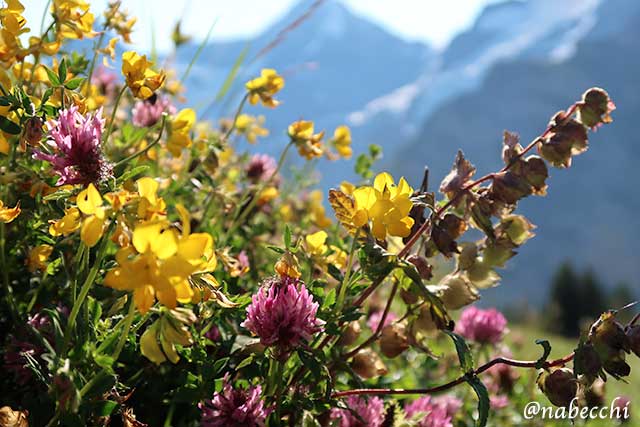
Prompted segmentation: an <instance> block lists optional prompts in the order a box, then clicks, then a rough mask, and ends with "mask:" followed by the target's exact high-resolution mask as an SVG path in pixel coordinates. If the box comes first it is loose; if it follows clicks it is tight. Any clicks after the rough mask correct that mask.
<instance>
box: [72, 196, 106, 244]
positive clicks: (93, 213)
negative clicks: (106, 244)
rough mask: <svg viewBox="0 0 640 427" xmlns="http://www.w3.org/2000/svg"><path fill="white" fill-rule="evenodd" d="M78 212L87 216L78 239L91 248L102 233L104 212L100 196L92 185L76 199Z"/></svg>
mask: <svg viewBox="0 0 640 427" xmlns="http://www.w3.org/2000/svg"><path fill="white" fill-rule="evenodd" d="M76 203H77V205H78V209H80V212H82V213H83V214H85V215H87V217H86V218H85V219H84V221H82V228H81V229H80V239H81V240H82V241H83V242H84V244H85V245H87V246H88V247H90V248H92V247H94V246H95V245H96V243H98V241H99V240H100V238H101V237H102V234H103V233H104V224H105V210H104V208H103V207H102V196H100V193H99V192H98V190H97V189H96V187H94V185H93V184H89V186H88V187H87V188H86V189H84V190H82V191H81V192H80V194H78V197H77V199H76Z"/></svg>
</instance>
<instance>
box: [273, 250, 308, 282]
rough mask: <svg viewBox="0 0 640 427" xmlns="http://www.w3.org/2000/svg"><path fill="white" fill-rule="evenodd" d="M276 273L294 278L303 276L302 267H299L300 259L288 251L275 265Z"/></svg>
mask: <svg viewBox="0 0 640 427" xmlns="http://www.w3.org/2000/svg"><path fill="white" fill-rule="evenodd" d="M274 269H275V271H276V273H278V274H279V275H280V276H283V277H284V276H287V277H292V278H294V279H297V278H299V277H300V276H302V273H300V268H299V267H298V260H297V259H296V256H295V255H294V254H292V253H291V252H288V251H287V252H286V253H285V254H284V255H282V257H281V258H280V259H279V260H278V262H276V265H275V266H274Z"/></svg>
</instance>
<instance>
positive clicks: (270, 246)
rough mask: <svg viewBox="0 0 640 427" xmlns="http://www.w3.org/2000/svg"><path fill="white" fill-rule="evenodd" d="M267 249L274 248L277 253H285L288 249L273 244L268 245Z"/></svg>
mask: <svg viewBox="0 0 640 427" xmlns="http://www.w3.org/2000/svg"><path fill="white" fill-rule="evenodd" d="M267 249H270V250H272V251H273V252H275V253H277V254H283V253H285V252H286V251H285V250H284V249H282V248H280V247H278V246H273V245H268V246H267Z"/></svg>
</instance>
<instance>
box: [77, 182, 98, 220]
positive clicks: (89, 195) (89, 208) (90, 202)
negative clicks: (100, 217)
mask: <svg viewBox="0 0 640 427" xmlns="http://www.w3.org/2000/svg"><path fill="white" fill-rule="evenodd" d="M76 203H77V205H78V208H79V209H80V212H82V213H83V214H85V215H93V214H95V213H96V210H97V209H98V208H99V207H100V206H101V205H102V197H101V196H100V193H99V192H98V190H97V189H96V187H94V185H93V184H89V186H88V187H87V188H86V189H84V190H82V191H81V192H80V194H78V197H77V200H76Z"/></svg>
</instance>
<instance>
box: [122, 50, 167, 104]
mask: <svg viewBox="0 0 640 427" xmlns="http://www.w3.org/2000/svg"><path fill="white" fill-rule="evenodd" d="M151 65H153V63H151V62H149V61H147V56H146V55H142V56H140V55H138V54H137V53H135V52H132V51H129V52H125V53H123V54H122V74H123V75H124V77H125V79H126V81H127V86H129V89H131V92H133V95H134V96H135V97H136V98H140V99H147V98H149V97H150V96H151V95H153V92H154V91H156V90H158V89H159V88H160V86H162V84H163V83H164V81H165V79H166V76H165V74H164V72H162V71H161V72H159V73H158V72H156V71H153V70H152V69H151V68H150V67H151Z"/></svg>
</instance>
